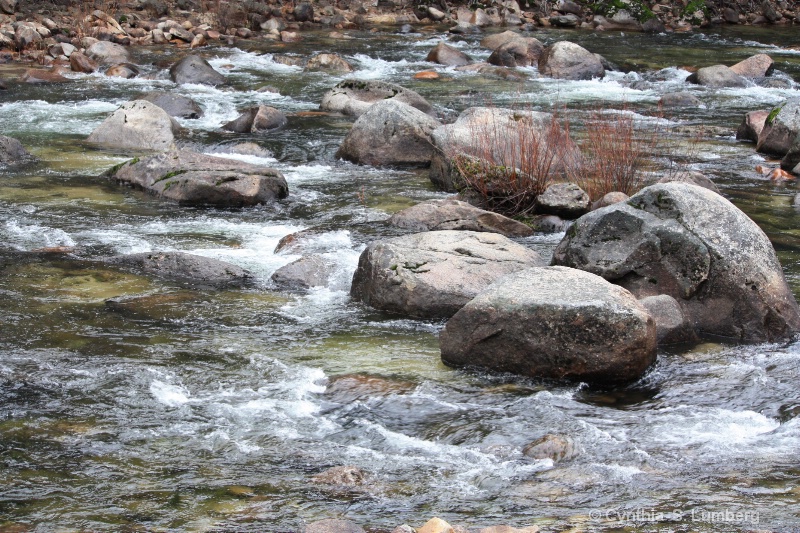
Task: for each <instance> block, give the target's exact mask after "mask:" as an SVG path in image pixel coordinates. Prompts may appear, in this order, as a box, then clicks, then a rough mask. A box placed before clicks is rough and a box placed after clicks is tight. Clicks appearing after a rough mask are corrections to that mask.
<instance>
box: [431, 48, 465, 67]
mask: <svg viewBox="0 0 800 533" xmlns="http://www.w3.org/2000/svg"><path fill="white" fill-rule="evenodd" d="M425 61H430V62H432V63H439V64H440V65H447V66H450V67H460V66H462V65H469V64H470V63H472V59H471V58H470V57H469V56H468V55H467V54H465V53H464V52H462V51H461V50H459V49H458V48H454V47H452V46H450V45H449V44H446V43H443V42H442V43H439V44H437V45H436V46H434V47H433V49H432V50H431V51H430V52H428V55H427V57H426V58H425Z"/></svg>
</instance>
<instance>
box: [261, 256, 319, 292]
mask: <svg viewBox="0 0 800 533" xmlns="http://www.w3.org/2000/svg"><path fill="white" fill-rule="evenodd" d="M333 271H334V265H333V263H332V262H330V261H328V260H326V259H325V257H323V256H322V255H320V254H312V255H308V256H305V257H301V258H300V259H298V260H296V261H292V262H291V263H289V264H288V265H284V266H282V267H280V268H279V269H278V270H276V271H275V273H273V274H272V277H271V279H272V281H273V282H275V285H276V286H277V287H278V288H280V289H286V290H305V289H310V288H311V287H324V286H327V284H328V279H329V278H330V276H331V274H333Z"/></svg>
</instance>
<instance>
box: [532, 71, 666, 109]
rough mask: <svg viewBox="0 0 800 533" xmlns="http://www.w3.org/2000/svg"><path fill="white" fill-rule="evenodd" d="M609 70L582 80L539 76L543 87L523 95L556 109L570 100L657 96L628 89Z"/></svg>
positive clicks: (626, 99) (654, 98) (642, 99)
mask: <svg viewBox="0 0 800 533" xmlns="http://www.w3.org/2000/svg"><path fill="white" fill-rule="evenodd" d="M611 74H612V73H609V75H607V76H606V77H605V78H603V79H592V80H582V81H568V80H557V79H552V78H539V79H537V80H535V81H536V83H537V84H540V85H541V86H542V90H537V91H536V92H530V93H525V94H522V95H521V97H522V98H523V99H525V100H526V101H528V100H529V101H532V102H540V101H541V102H545V103H548V104H551V105H553V106H554V107H555V108H557V107H559V106H560V105H563V104H566V103H569V102H584V101H589V102H592V101H597V100H602V101H604V102H621V103H625V102H656V101H658V99H659V98H660V96H659V95H658V94H656V93H655V92H654V91H650V90H647V91H642V90H638V89H631V88H630V87H626V86H625V85H624V84H622V83H620V81H619V80H618V79H615V78H617V77H618V76H613V75H611ZM614 74H620V73H614Z"/></svg>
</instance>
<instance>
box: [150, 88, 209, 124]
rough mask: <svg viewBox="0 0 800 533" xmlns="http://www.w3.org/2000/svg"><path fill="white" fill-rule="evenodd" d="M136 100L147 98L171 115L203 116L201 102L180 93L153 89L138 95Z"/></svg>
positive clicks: (185, 116)
mask: <svg viewBox="0 0 800 533" xmlns="http://www.w3.org/2000/svg"><path fill="white" fill-rule="evenodd" d="M136 100H146V101H148V102H150V103H151V104H155V105H157V106H158V107H160V108H161V109H163V110H164V111H166V112H167V114H168V115H169V116H171V117H181V118H200V117H202V116H203V109H202V108H201V107H200V104H198V103H197V102H195V101H194V100H192V99H191V98H187V97H186V96H181V95H180V94H173V93H168V92H164V91H152V92H149V93H145V94H142V95H140V96H137V97H136Z"/></svg>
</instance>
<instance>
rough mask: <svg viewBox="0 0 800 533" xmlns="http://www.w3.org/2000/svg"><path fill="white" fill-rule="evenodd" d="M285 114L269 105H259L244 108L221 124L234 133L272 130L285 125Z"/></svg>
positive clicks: (223, 127)
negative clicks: (237, 114) (228, 120)
mask: <svg viewBox="0 0 800 533" xmlns="http://www.w3.org/2000/svg"><path fill="white" fill-rule="evenodd" d="M286 123H287V119H286V115H284V114H283V112H282V111H280V110H278V109H275V108H274V107H271V106H266V105H260V106H255V107H251V108H249V109H246V110H244V111H243V112H242V114H241V115H239V116H238V117H237V118H235V119H233V120H232V121H230V122H228V123H227V124H225V125H223V126H222V129H224V130H228V131H232V132H234V133H258V132H265V131H272V130H276V129H279V128H282V127H284V126H285V125H286Z"/></svg>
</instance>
